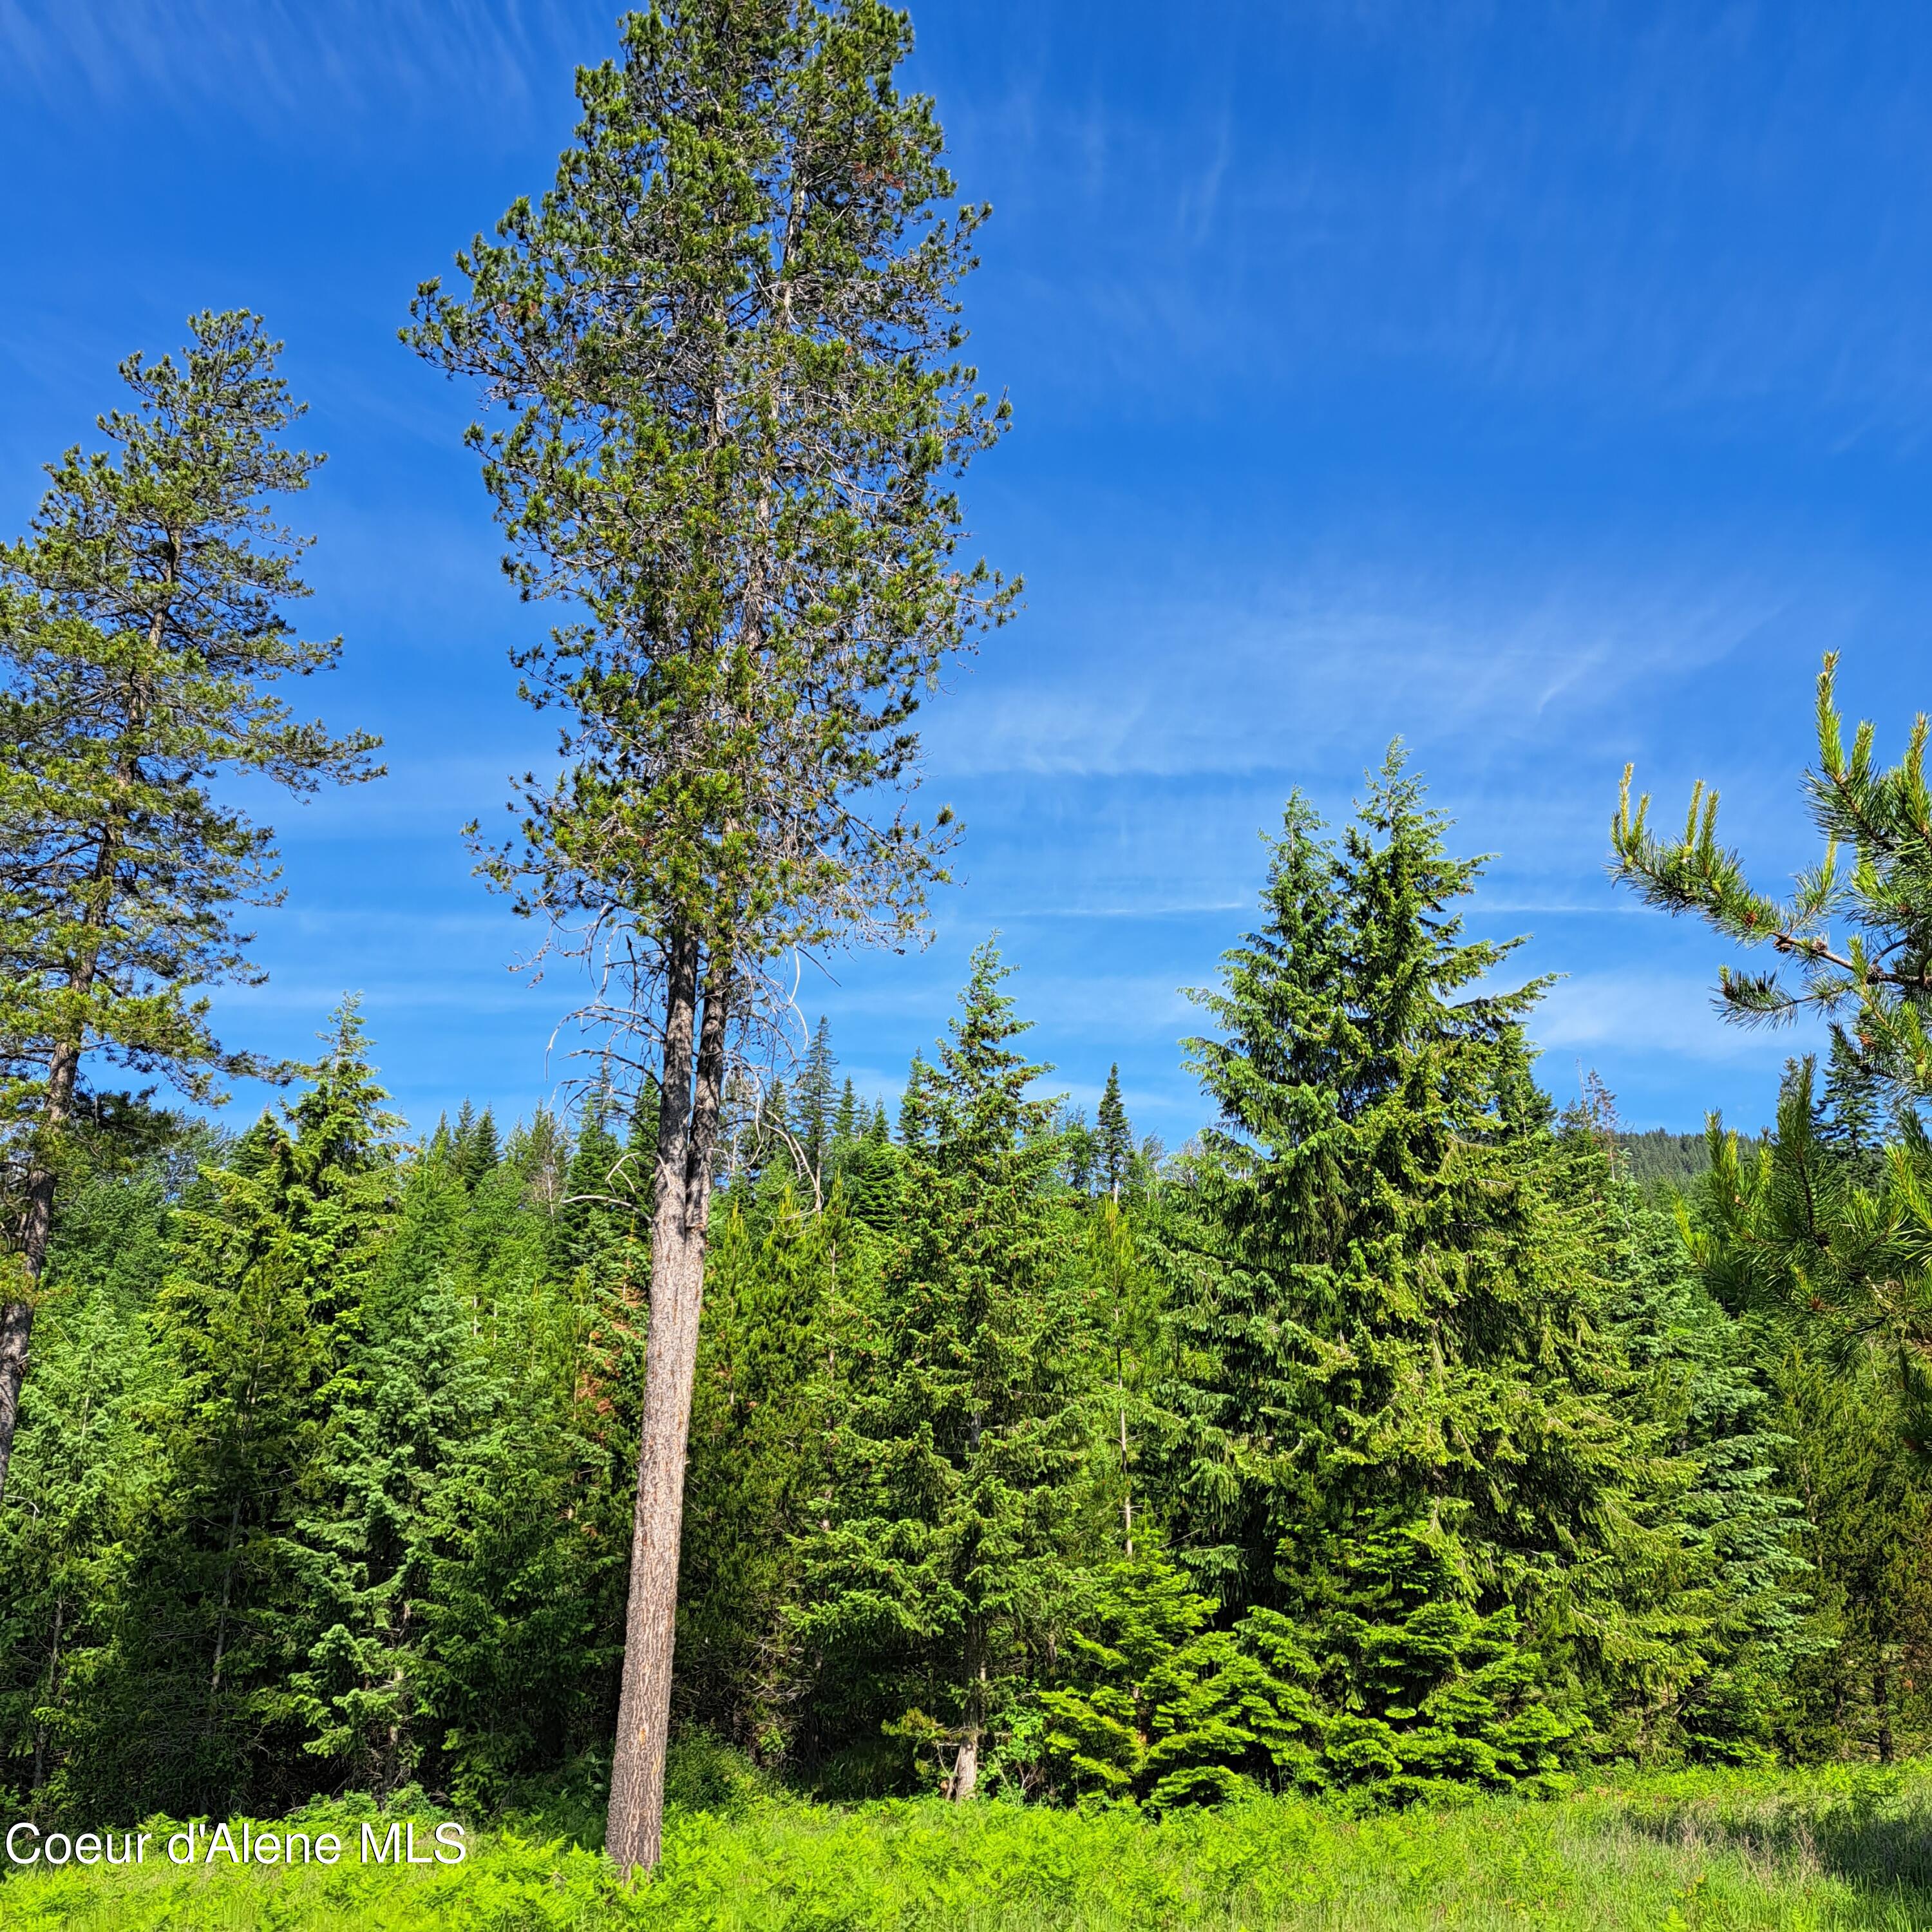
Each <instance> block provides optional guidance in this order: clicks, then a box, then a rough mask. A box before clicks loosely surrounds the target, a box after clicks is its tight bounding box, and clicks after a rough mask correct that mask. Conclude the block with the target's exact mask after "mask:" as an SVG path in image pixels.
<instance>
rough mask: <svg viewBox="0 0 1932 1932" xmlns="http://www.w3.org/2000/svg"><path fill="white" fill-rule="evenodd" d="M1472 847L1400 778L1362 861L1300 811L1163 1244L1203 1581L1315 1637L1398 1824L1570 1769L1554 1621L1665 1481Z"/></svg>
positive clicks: (1382, 798) (1337, 1714) (1336, 1729)
mask: <svg viewBox="0 0 1932 1932" xmlns="http://www.w3.org/2000/svg"><path fill="white" fill-rule="evenodd" d="M1442 832H1443V821H1442V819H1441V818H1440V817H1439V816H1438V815H1437V814H1433V813H1430V812H1429V811H1426V810H1425V809H1424V807H1423V805H1422V803H1421V790H1420V787H1419V786H1418V784H1417V783H1416V781H1415V780H1414V779H1413V778H1411V777H1410V776H1409V775H1408V774H1407V773H1406V772H1405V771H1404V770H1403V764H1402V760H1401V758H1400V754H1399V753H1398V752H1391V755H1390V757H1389V760H1388V762H1387V763H1386V764H1385V766H1384V767H1383V769H1382V772H1381V774H1380V775H1379V777H1378V778H1376V780H1375V781H1374V783H1373V785H1372V786H1371V788H1370V793H1369V795H1368V797H1367V801H1366V802H1365V803H1364V805H1363V806H1362V808H1361V811H1360V813H1359V814H1358V820H1357V822H1356V823H1355V825H1353V826H1351V827H1350V828H1349V831H1348V832H1347V835H1346V838H1345V839H1344V841H1343V843H1342V844H1341V846H1340V848H1339V849H1337V848H1336V847H1331V844H1329V843H1328V841H1327V840H1326V839H1325V837H1324V835H1323V834H1322V829H1321V827H1320V826H1319V823H1317V821H1316V819H1315V817H1314V815H1313V813H1312V812H1311V811H1310V810H1309V808H1307V805H1304V803H1302V802H1301V801H1300V800H1299V799H1295V800H1292V801H1291V802H1290V804H1289V808H1288V811H1287V813H1286V817H1285V821H1284V826H1283V834H1282V836H1281V838H1280V840H1279V841H1277V844H1276V845H1275V847H1274V855H1273V863H1272V865H1271V872H1270V877H1269V880H1268V886H1267V888H1266V889H1265V893H1264V895H1263V901H1262V903H1263V910H1264V913H1265V924H1264V926H1263V927H1262V929H1261V930H1260V931H1259V932H1257V933H1256V934H1253V935H1250V938H1248V940H1247V941H1246V942H1245V943H1244V944H1243V946H1241V947H1240V948H1238V949H1237V950H1235V951H1234V952H1232V953H1230V954H1229V955H1228V956H1227V958H1226V962H1225V965H1224V971H1223V982H1222V988H1221V990H1220V991H1219V992H1215V993H1212V994H1206V995H1200V996H1199V997H1200V998H1201V999H1202V1004H1204V1005H1205V1007H1207V1009H1208V1011H1209V1012H1210V1013H1211V1014H1212V1015H1213V1016H1214V1018H1215V1019H1216V1020H1217V1021H1218V1022H1220V1026H1221V1028H1222V1031H1221V1033H1220V1035H1219V1037H1214V1038H1209V1039H1202V1040H1196V1041H1193V1042H1191V1043H1190V1049H1191V1051H1192V1052H1193V1055H1194V1056H1195V1064H1196V1067H1197V1068H1198V1069H1199V1072H1200V1073H1201V1076H1202V1080H1203V1083H1204V1085H1205V1087H1206V1088H1207V1090H1208V1094H1209V1095H1210V1097H1211V1098H1212V1099H1213V1100H1214V1102H1215V1103H1216V1104H1217V1107H1218V1109H1219V1110H1220V1124H1218V1125H1217V1127H1215V1128H1214V1129H1213V1130H1210V1132H1209V1133H1208V1134H1206V1135H1205V1136H1203V1138H1202V1151H1201V1153H1200V1155H1199V1157H1198V1158H1196V1159H1195V1160H1193V1161H1191V1162H1190V1163H1188V1164H1187V1169H1186V1170H1185V1183H1184V1185H1183V1186H1182V1187H1179V1188H1177V1189H1175V1190H1171V1193H1172V1212H1171V1214H1170V1216H1169V1221H1168V1225H1167V1227H1166V1230H1165V1234H1164V1240H1165V1245H1166V1265H1167V1267H1168V1268H1169V1271H1170V1272H1171V1276H1172V1283H1173V1286H1172V1290H1171V1293H1172V1301H1173V1308H1174V1317H1173V1319H1174V1325H1175V1342H1174V1363H1173V1368H1172V1373H1171V1380H1170V1382H1169V1384H1168V1385H1167V1388H1166V1391H1165V1400H1166V1405H1167V1406H1168V1407H1169V1410H1170V1411H1171V1412H1172V1418H1173V1421H1172V1427H1171V1430H1170V1433H1169V1441H1168V1444H1167V1446H1166V1454H1165V1457H1164V1464H1165V1466H1164V1469H1163V1490H1164V1493H1165V1495H1166V1497H1167V1498H1168V1499H1169V1502H1168V1508H1169V1513H1170V1518H1171V1524H1172V1532H1173V1536H1174V1550H1175V1556H1176V1558H1177V1559H1178V1561H1179V1562H1181V1563H1182V1564H1183V1565H1184V1566H1185V1567H1186V1568H1187V1569H1188V1570H1189V1571H1190V1572H1191V1573H1192V1574H1193V1575H1194V1576H1195V1577H1197V1578H1198V1579H1199V1582H1200V1585H1201V1587H1202V1589H1204V1590H1212V1591H1214V1592H1215V1593H1216V1594H1217V1595H1219V1596H1220V1597H1221V1598H1222V1599H1223V1601H1226V1603H1227V1604H1229V1607H1230V1608H1231V1610H1234V1611H1236V1612H1238V1611H1240V1610H1244V1609H1247V1608H1248V1607H1259V1608H1268V1609H1273V1610H1279V1611H1281V1612H1283V1613H1286V1615H1288V1616H1289V1617H1290V1618H1291V1619H1292V1620H1293V1621H1294V1622H1295V1625H1296V1626H1297V1628H1298V1631H1300V1633H1301V1641H1302V1642H1303V1643H1304V1644H1305V1645H1306V1646H1307V1649H1308V1650H1309V1652H1310V1654H1311V1655H1313V1656H1314V1657H1315V1658H1317V1659H1318V1660H1319V1669H1320V1682H1319V1688H1320V1692H1321V1696H1322V1701H1323V1708H1324V1709H1325V1710H1327V1711H1328V1712H1331V1713H1332V1714H1333V1716H1334V1723H1333V1724H1332V1726H1331V1728H1330V1730H1329V1732H1328V1737H1327V1741H1326V1745H1325V1748H1326V1751H1327V1753H1328V1766H1329V1769H1330V1772H1331V1775H1334V1777H1335V1778H1337V1781H1338V1782H1342V1783H1346V1784H1352V1785H1360V1786H1362V1787H1368V1788H1370V1789H1373V1790H1379V1791H1381V1792H1382V1793H1384V1794H1385V1796H1388V1797H1391V1798H1394V1799H1403V1798H1407V1797H1413V1796H1424V1795H1427V1794H1429V1793H1432V1792H1433V1791H1435V1790H1438V1789H1439V1788H1440V1787H1441V1786H1442V1784H1445V1783H1447V1782H1454V1781H1464V1782H1470V1783H1476V1784H1481V1783H1487V1782H1494V1783H1499V1784H1508V1783H1511V1782H1513V1781H1517V1780H1519V1779H1520V1780H1526V1781H1530V1782H1531V1783H1532V1784H1534V1783H1535V1782H1537V1781H1542V1780H1544V1779H1545V1778H1547V1776H1548V1775H1550V1772H1552V1771H1553V1769H1554V1765H1555V1755H1556V1746H1558V1745H1559V1744H1560V1743H1561V1742H1562V1741H1563V1740H1564V1739H1565V1738H1566V1737H1568V1736H1571V1734H1572V1733H1574V1730H1575V1729H1576V1725H1575V1723H1574V1720H1572V1719H1570V1718H1564V1717H1561V1716H1559V1715H1556V1713H1555V1712H1554V1711H1553V1710H1552V1709H1550V1708H1549V1707H1548V1706H1547V1703H1546V1698H1547V1685H1546V1683H1545V1679H1544V1667H1543V1664H1542V1663H1541V1661H1540V1660H1539V1658H1538V1655H1537V1653H1536V1652H1535V1649H1534V1648H1533V1647H1532V1645H1531V1643H1529V1641H1528V1638H1529V1633H1527V1632H1526V1631H1524V1630H1523V1628H1522V1626H1521V1620H1522V1619H1530V1620H1532V1622H1533V1621H1534V1619H1535V1618H1536V1617H1537V1616H1538V1615H1539V1614H1541V1613H1542V1612H1543V1611H1544V1608H1545V1607H1546V1606H1547V1605H1548V1604H1551V1603H1553V1601H1555V1600H1556V1599H1557V1598H1560V1597H1562V1595H1564V1594H1565V1580H1564V1574H1563V1573H1564V1571H1565V1570H1566V1569H1567V1568H1568V1567H1569V1566H1570V1565H1571V1564H1574V1563H1575V1562H1577V1561H1578V1560H1579V1559H1582V1558H1583V1556H1584V1554H1585V1553H1586V1552H1589V1551H1592V1550H1598V1549H1601V1548H1602V1547H1604V1544H1605V1542H1606V1540H1607V1537H1608V1535H1609V1533H1610V1526H1611V1524H1612V1523H1613V1520H1614V1519H1615V1517H1616V1514H1618V1512H1619V1508H1620V1506H1621V1503H1620V1499H1621V1496H1622V1490H1623V1488H1624V1486H1625V1484H1626V1483H1627V1482H1628V1480H1629V1478H1630V1476H1631V1473H1632V1472H1631V1465H1632V1463H1633V1461H1634V1460H1636V1451H1637V1445H1636V1444H1635V1443H1634V1442H1633V1440H1632V1439H1631V1436H1630V1435H1629V1433H1628V1432H1627V1430H1625V1429H1624V1428H1622V1427H1620V1426H1619V1420H1618V1418H1617V1417H1616V1413H1615V1409H1614V1406H1613V1403H1612V1402H1611V1400H1610V1396H1611V1394H1612V1392H1613V1390H1614V1388H1616V1383H1617V1379H1618V1372H1619V1364H1618V1362H1617V1361H1616V1355H1615V1351H1614V1349H1613V1346H1611V1345H1610V1343H1609V1342H1608V1340H1607V1338H1606V1337H1604V1335H1603V1334H1602V1333H1601V1328H1600V1325H1599V1322H1598V1310H1597V1307H1596V1306H1595V1301H1596V1289H1595V1283H1594V1281H1593V1280H1592V1274H1593V1270H1592V1260H1591V1256H1590V1253H1589V1245H1588V1240H1587V1230H1584V1229H1580V1228H1579V1226H1577V1221H1576V1217H1574V1216H1573V1215H1571V1214H1568V1213H1566V1211H1565V1209H1564V1208H1563V1207H1562V1204H1561V1203H1560V1202H1558V1201H1556V1199H1553V1197H1552V1195H1551V1193H1550V1189H1549V1188H1548V1187H1547V1184H1546V1183H1545V1181H1544V1177H1543V1174H1542V1166H1543V1163H1544V1160H1545V1158H1546V1154H1545V1149H1546V1139H1547V1137H1545V1136H1543V1135H1542V1131H1541V1129H1540V1127H1539V1126H1538V1124H1537V1116H1536V1112H1535V1106H1534V1104H1533V1102H1534V1100H1535V1096H1534V1093H1533V1089H1529V1088H1528V1087H1527V1082H1526V1079H1524V1077H1523V1070H1524V1068H1525V1067H1526V1059H1527V1055H1526V1047H1525V1046H1524V1043H1523V1035H1522V1024H1523V1017H1524V1016H1525V1015H1526V1013H1527V1012H1528V1010H1529V1007H1530V1005H1531V1004H1532V1002H1533V1001H1534V999H1535V997H1536V995H1537V993H1538V991H1539V990H1540V989H1539V988H1538V987H1535V986H1532V987H1530V988H1528V989H1524V990H1523V991H1522V992H1516V993H1496V992H1490V991H1487V990H1482V991H1477V990H1474V989H1475V986H1476V983H1478V982H1479V981H1485V980H1487V979H1488V977H1490V975H1491V974H1493V972H1494V971H1495V969H1496V967H1497V966H1498V965H1500V963H1501V962H1502V959H1503V958H1504V956H1505V953H1506V952H1507V950H1508V949H1507V948H1506V947H1498V946H1496V945H1493V944H1488V943H1486V942H1475V943H1466V942H1465V941H1463V939H1462V938H1461V922H1460V918H1459V917H1458V916H1457V913H1456V911H1455V910H1454V902H1455V901H1457V899H1458V898H1460V897H1461V896H1462V895H1464V894H1465V893H1466V892H1468V890H1469V888H1470V886H1471V885H1472V883H1473V881H1474V880H1475V877H1476V875H1477V872H1478V866H1477V865H1476V864H1475V863H1474V862H1469V861H1462V860H1457V859H1451V858H1450V857H1449V856H1448V854H1447V853H1446V852H1445V849H1444V846H1443V843H1442ZM1526 1095H1527V1097H1526ZM1526 1115H1527V1117H1528V1118H1527V1119H1526V1118H1525V1117H1526Z"/></svg>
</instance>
